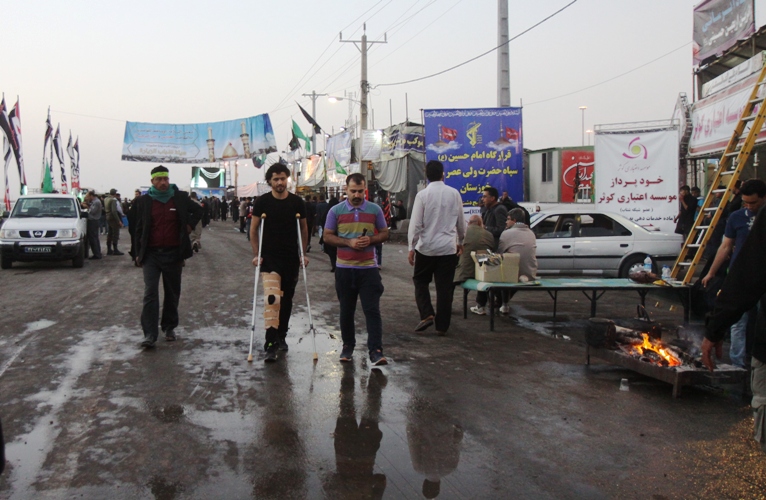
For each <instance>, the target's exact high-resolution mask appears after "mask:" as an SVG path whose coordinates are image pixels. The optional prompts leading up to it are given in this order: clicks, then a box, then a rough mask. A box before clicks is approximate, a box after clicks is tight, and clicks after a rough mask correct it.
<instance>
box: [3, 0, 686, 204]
mask: <svg viewBox="0 0 766 500" xmlns="http://www.w3.org/2000/svg"><path fill="white" fill-rule="evenodd" d="M570 1H571V0H541V1H538V2H531V1H528V0H509V11H510V35H511V37H513V36H515V35H516V34H518V33H520V32H521V31H524V30H525V29H527V28H529V27H530V26H532V25H533V24H535V23H537V22H539V21H540V20H542V19H543V18H545V17H546V16H548V15H550V14H552V13H553V12H555V11H557V10H558V9H560V8H561V7H563V6H565V5H567V4H568V3H569V2H570ZM695 3H697V2H696V0H641V1H633V0H578V1H577V2H576V3H575V4H574V5H572V6H571V7H569V8H567V9H566V10H564V11H563V12H562V13H560V14H558V15H557V16H555V17H554V18H552V19H550V20H548V21H547V22H545V23H544V24H542V25H540V26H539V27H537V28H535V29H534V30H532V31H531V32H529V33H527V34H525V35H523V36H521V37H519V38H518V39H517V40H515V41H513V42H511V44H510V64H511V99H512V105H514V106H518V105H519V103H520V102H522V101H523V105H524V111H523V120H524V147H525V148H530V149H540V148H547V147H558V146H577V145H580V143H581V140H582V139H581V133H582V125H581V119H582V115H581V111H580V109H579V107H580V106H587V110H586V111H585V128H586V129H592V128H593V127H594V125H595V124H606V123H621V122H634V121H643V120H657V119H669V118H671V116H672V113H673V108H674V106H675V103H676V100H677V98H678V93H679V92H686V93H687V94H689V95H690V96H691V89H692V47H691V36H692V7H693V5H694V4H695ZM0 15H1V16H2V19H3V32H4V36H3V39H4V41H5V43H4V44H3V45H4V50H3V58H2V63H1V64H0V91H2V92H4V93H5V98H6V103H7V105H8V106H12V105H13V103H14V102H15V101H16V96H19V97H20V99H21V117H22V137H23V152H24V157H25V163H26V172H27V179H28V182H29V184H30V185H32V186H39V183H40V174H41V162H42V147H43V134H44V132H45V119H46V113H47V109H48V107H49V106H50V108H51V116H52V121H53V126H54V129H55V127H56V124H59V123H60V124H61V129H62V135H63V136H64V142H66V140H67V138H68V134H69V131H70V130H71V131H72V133H73V134H74V135H79V138H80V151H81V164H80V165H81V183H82V185H83V186H87V187H94V188H96V189H97V190H102V191H103V190H107V189H109V188H111V187H116V188H117V189H118V190H120V191H121V192H122V193H132V191H133V189H134V188H135V187H137V186H145V185H148V183H149V171H150V170H151V168H153V167H154V166H155V165H154V164H148V163H136V162H123V161H121V160H120V155H121V151H122V140H123V135H124V131H125V121H126V120H129V121H142V122H158V123H199V122H211V121H221V120H228V119H235V118H242V117H247V116H253V115H258V114H261V113H269V115H270V116H271V121H272V124H273V126H274V132H275V135H276V139H277V144H278V147H279V149H280V150H283V149H286V146H287V143H288V141H289V139H290V135H289V133H290V132H289V129H290V120H291V118H294V119H295V120H296V121H297V122H298V123H299V124H300V125H301V126H302V127H303V128H304V130H306V132H308V131H309V126H308V124H307V123H306V121H305V120H304V119H303V117H302V116H301V115H300V111H299V110H298V108H297V106H295V104H294V102H295V101H298V102H300V103H301V105H303V106H304V107H305V108H306V109H308V110H309V111H310V110H311V100H310V99H309V98H306V97H302V96H301V94H304V93H310V92H311V91H312V90H315V91H316V92H318V93H327V94H331V95H341V96H342V95H343V92H344V91H355V92H358V91H359V80H360V67H361V66H360V60H359V59H360V58H359V52H358V51H357V49H356V48H354V46H353V45H352V44H349V43H339V42H338V33H339V32H340V31H341V30H342V31H343V38H344V39H359V38H360V37H361V34H362V23H363V22H365V21H366V23H367V35H368V38H369V39H370V40H382V39H383V34H384V33H387V40H388V43H387V44H381V45H376V46H374V47H373V48H372V49H371V50H370V52H369V70H368V72H369V75H368V78H369V81H370V84H371V85H372V86H373V90H372V91H371V95H370V99H371V103H370V106H371V108H372V109H373V110H374V115H375V116H374V120H375V121H374V126H375V127H376V128H383V127H387V126H389V125H390V124H391V118H393V123H399V122H402V121H404V119H405V117H406V113H407V108H406V106H405V96H406V97H407V100H408V101H409V118H410V120H411V121H416V122H420V123H422V121H421V115H420V110H421V109H438V108H475V107H494V106H496V104H497V102H496V95H497V92H496V64H497V56H496V54H495V53H492V54H490V55H488V56H485V57H484V58H482V59H479V60H477V61H474V62H472V63H470V64H467V65H465V66H463V67H461V68H459V69H456V70H454V71H451V72H448V73H446V74H443V75H441V76H437V77H434V78H430V79H426V80H423V81H420V82H416V83H410V84H405V85H395V86H381V87H376V86H377V85H380V84H387V83H394V82H400V81H404V80H410V79H413V78H418V77H422V76H426V75H429V74H432V73H436V72H439V71H441V70H444V69H446V68H448V67H450V66H453V65H455V64H458V63H460V62H463V61H465V60H467V59H470V58H472V57H474V56H476V55H478V54H480V53H482V52H484V51H486V50H488V49H491V48H493V47H495V46H496V45H497V30H496V26H497V0H382V1H381V0H325V1H323V2H313V1H305V0H303V1H296V0H288V1H280V2H273V1H259V2H244V1H241V0H240V1H234V0H219V1H217V2H209V1H204V2H203V1H199V0H183V1H181V0H154V1H146V0H134V1H132V2H119V3H118V2H103V1H98V2H97V1H84V0H70V1H69V2H59V1H53V0H49V1H38V0H5V1H4V2H3V3H2V6H0ZM675 49H678V50H675ZM674 50H675V51H674ZM673 51H674V52H673ZM671 52H672V53H671ZM668 53H670V54H669V55H666V54H668ZM664 55H665V57H661V56H664ZM658 58H659V59H658ZM656 59H658V60H656ZM654 60H656V61H654ZM650 61H654V62H651V63H650ZM646 63H650V64H647V65H646V66H644V67H643V68H639V67H640V66H642V65H644V64H646ZM636 68H639V69H636ZM634 69H636V70H635V71H633V72H631V73H630V74H628V75H626V76H622V77H619V78H616V79H613V78H615V77H617V76H618V75H621V74H623V73H625V72H628V71H631V70H634ZM610 79H613V80H612V81H607V80H610ZM602 82H605V83H603V84H601V83H602ZM598 84H601V85H598ZM588 87H591V88H588ZM582 89H587V90H582ZM567 94H569V95H567ZM561 96H564V97H561ZM389 106H390V107H389ZM390 108H391V109H392V113H391V114H392V115H393V116H392V117H391V114H390V111H389V110H390ZM348 111H349V110H348V106H347V105H346V104H345V103H336V104H331V103H329V102H327V100H326V98H324V97H323V98H319V99H318V100H317V104H316V115H317V116H316V118H317V120H318V122H319V124H320V125H322V127H324V128H326V129H327V130H331V129H333V128H334V129H335V130H336V131H337V130H338V129H339V127H340V126H342V125H343V121H344V119H346V118H347V117H348ZM353 111H354V114H355V115H356V116H358V112H359V108H358V106H355V107H354V110H353ZM371 125H372V124H371ZM371 128H372V127H371ZM586 140H587V139H586ZM240 163H241V162H240ZM168 166H169V167H170V169H171V179H172V181H174V182H176V183H177V184H178V185H179V186H182V187H186V186H188V185H189V181H190V176H191V167H190V166H188V165H168ZM14 167H15V165H14V166H12V168H11V170H12V171H11V173H10V182H11V191H12V193H13V194H14V196H15V193H16V192H17V191H18V175H17V174H16V172H15V168H14ZM56 172H57V185H58V172H59V168H58V165H56ZM259 174H262V173H261V172H260V171H257V170H256V169H255V168H254V167H252V166H251V164H249V163H248V164H247V166H246V167H242V166H241V167H240V179H239V184H240V185H245V184H248V183H251V182H254V181H256V180H259V179H260V178H261V177H262V175H259ZM67 176H69V169H68V167H67Z"/></svg>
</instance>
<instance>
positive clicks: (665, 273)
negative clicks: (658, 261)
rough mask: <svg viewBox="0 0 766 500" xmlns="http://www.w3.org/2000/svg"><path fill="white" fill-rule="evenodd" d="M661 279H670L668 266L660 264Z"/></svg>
mask: <svg viewBox="0 0 766 500" xmlns="http://www.w3.org/2000/svg"><path fill="white" fill-rule="evenodd" d="M662 279H664V280H669V279H670V267H668V266H662Z"/></svg>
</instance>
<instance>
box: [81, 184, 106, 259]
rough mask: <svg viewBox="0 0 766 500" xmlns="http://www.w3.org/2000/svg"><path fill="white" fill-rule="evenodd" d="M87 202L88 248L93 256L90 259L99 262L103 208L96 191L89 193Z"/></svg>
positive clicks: (86, 198)
mask: <svg viewBox="0 0 766 500" xmlns="http://www.w3.org/2000/svg"><path fill="white" fill-rule="evenodd" d="M85 201H86V202H87V203H88V246H89V247H90V252H91V253H92V254H93V255H91V256H90V257H88V259H89V260H98V259H100V258H101V240H99V238H98V237H99V225H100V223H101V212H102V210H103V206H102V205H101V200H99V199H98V196H96V192H95V191H88V194H87V195H86V197H85ZM86 253H87V252H86Z"/></svg>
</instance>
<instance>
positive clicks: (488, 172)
mask: <svg viewBox="0 0 766 500" xmlns="http://www.w3.org/2000/svg"><path fill="white" fill-rule="evenodd" d="M424 116H425V127H426V161H431V160H439V161H440V162H442V163H443V164H444V182H445V183H446V184H447V185H448V186H451V187H453V188H455V189H457V190H458V191H460V195H461V196H462V197H463V203H464V204H465V205H469V206H476V205H478V203H479V200H480V199H481V195H482V192H483V190H484V188H485V187H486V186H493V187H494V188H496V189H497V190H498V192H499V194H501V195H502V193H503V191H507V192H508V195H509V196H510V197H511V198H513V199H514V201H522V200H523V196H524V174H523V166H524V162H523V159H524V154H523V151H524V149H523V146H522V133H521V132H522V130H521V108H481V109H431V110H425V112H424Z"/></svg>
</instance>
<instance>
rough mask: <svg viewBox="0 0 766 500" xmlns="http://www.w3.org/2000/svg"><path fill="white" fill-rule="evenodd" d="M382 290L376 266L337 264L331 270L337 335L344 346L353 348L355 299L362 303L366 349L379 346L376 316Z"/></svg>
mask: <svg viewBox="0 0 766 500" xmlns="http://www.w3.org/2000/svg"><path fill="white" fill-rule="evenodd" d="M383 290H384V288H383V282H382V281H381V279H380V271H379V270H378V268H377V267H370V268H366V269H350V268H347V267H339V268H337V269H336V270H335V292H336V293H337V294H338V302H339V304H340V334H341V337H342V338H343V345H344V346H349V347H352V348H353V347H354V346H355V345H356V327H355V323H354V315H355V314H356V303H357V299H358V300H359V302H361V303H362V311H364V319H365V322H366V325H367V350H368V351H369V352H372V351H377V350H378V349H381V350H382V349H383V320H382V319H381V316H380V297H381V296H382V295H383Z"/></svg>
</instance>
